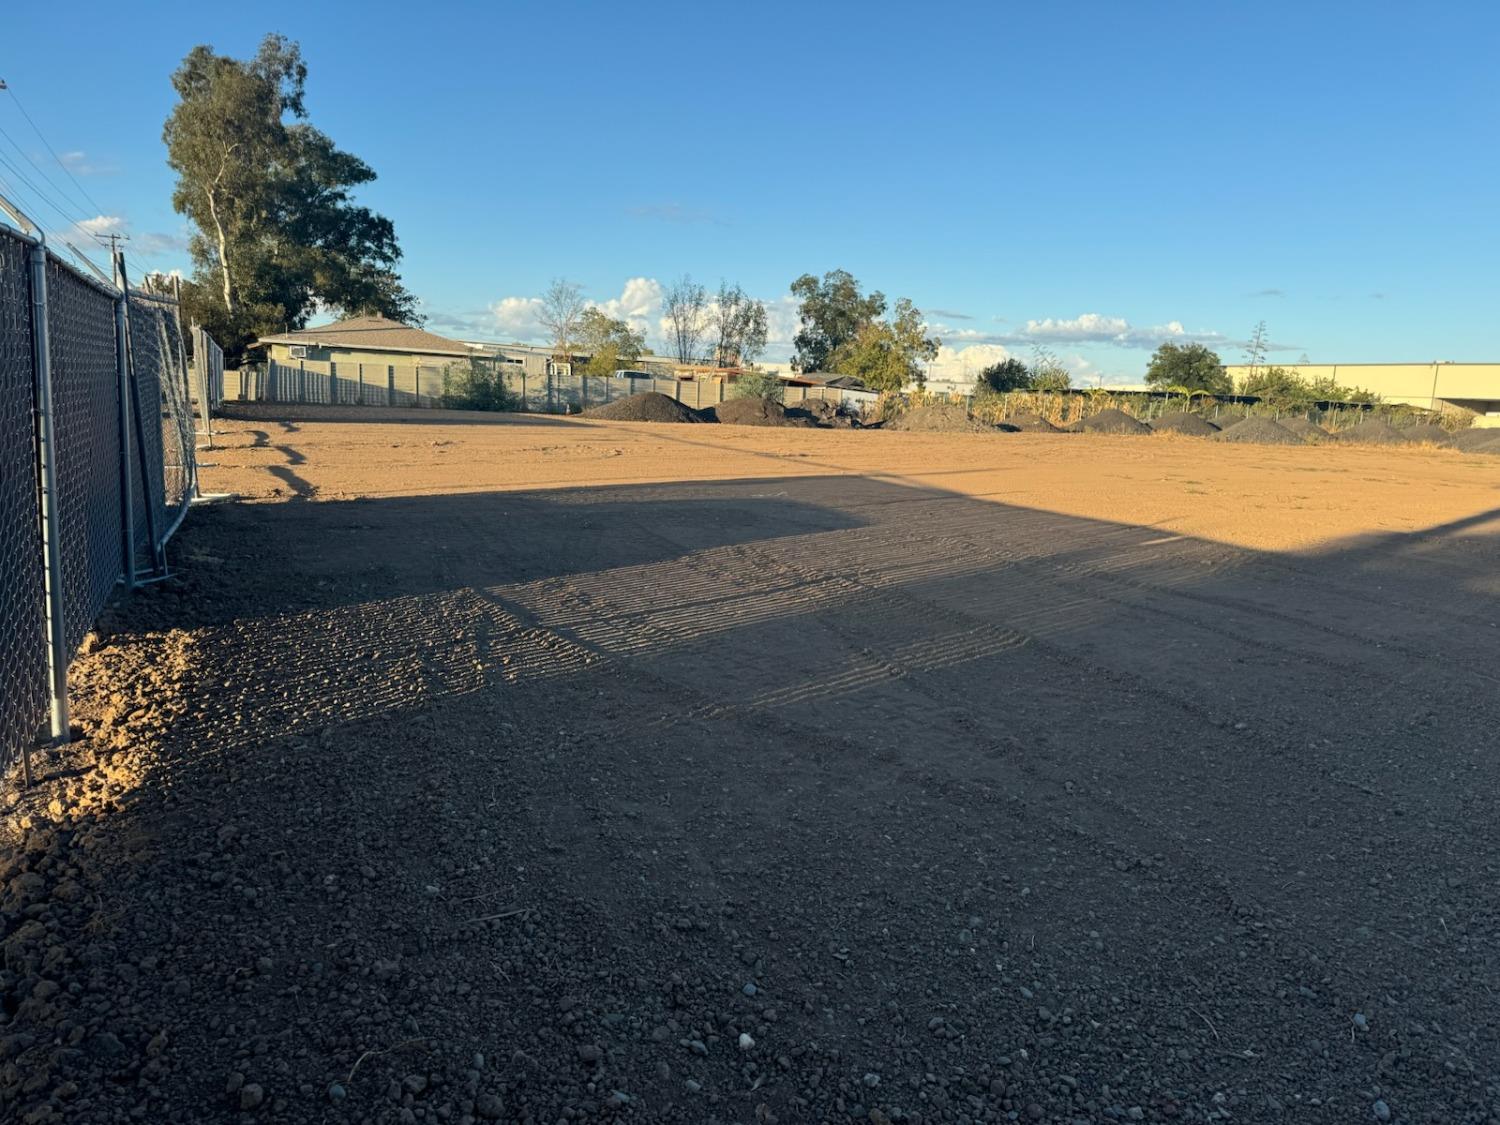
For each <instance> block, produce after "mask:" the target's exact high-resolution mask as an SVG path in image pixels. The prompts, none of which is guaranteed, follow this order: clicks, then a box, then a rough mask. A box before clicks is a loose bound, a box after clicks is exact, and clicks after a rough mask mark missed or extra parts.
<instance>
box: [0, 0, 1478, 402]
mask: <svg viewBox="0 0 1500 1125" xmlns="http://www.w3.org/2000/svg"><path fill="white" fill-rule="evenodd" d="M17 8H18V10H17V11H13V12H12V13H10V14H9V15H8V16H7V18H6V24H7V33H6V35H5V38H4V43H3V45H0V78H3V79H5V80H6V81H8V82H9V83H10V85H11V86H12V88H13V89H14V91H15V93H16V94H17V95H18V97H19V99H20V104H21V105H22V106H24V107H25V109H26V110H27V111H29V112H30V114H31V116H32V117H33V118H35V120H36V123H37V124H38V125H39V126H40V127H41V130H42V132H43V133H44V134H45V136H46V137H47V139H48V140H49V141H50V142H51V144H52V145H53V146H54V147H55V148H56V149H57V150H58V152H59V153H61V154H63V155H64V157H65V158H66V160H67V162H68V164H69V166H70V168H71V170H72V171H73V173H74V174H75V175H76V176H77V179H78V182H79V183H80V184H81V185H82V192H80V191H79V190H78V189H76V188H75V187H74V185H73V184H72V182H71V181H69V180H67V179H66V178H65V177H64V175H63V174H62V172H61V170H60V169H59V168H58V167H57V166H56V164H55V163H50V162H51V159H52V158H51V156H50V155H49V154H48V153H47V151H46V149H45V148H44V147H43V146H42V144H41V142H39V141H38V140H37V137H36V135H35V134H34V133H32V132H31V129H30V126H29V125H28V124H27V123H26V121H25V119H24V118H23V117H22V116H21V115H20V113H19V111H18V108H17V105H16V103H15V102H14V101H12V100H11V98H10V96H9V95H7V94H0V128H3V129H4V130H5V132H6V133H7V134H9V136H10V138H13V139H14V141H15V142H16V143H18V144H19V146H20V148H21V150H22V153H24V155H25V156H29V157H32V158H34V159H36V160H37V162H38V163H39V164H41V165H42V167H43V168H44V169H46V170H48V171H49V172H50V174H51V177H52V179H53V180H54V181H56V182H57V184H58V186H59V189H60V190H59V192H57V193H56V194H62V195H72V196H73V197H75V200H76V202H75V205H74V206H73V207H72V208H70V209H69V213H70V215H71V217H74V218H86V219H91V220H95V222H94V226H95V228H96V229H105V228H108V227H110V226H117V227H124V228H125V229H128V230H129V231H130V232H131V234H132V237H133V241H132V244H131V246H132V251H133V252H135V254H136V257H137V258H139V259H140V260H141V261H142V263H143V264H145V265H153V266H157V267H168V268H170V267H174V266H185V265H186V257H185V255H184V254H183V252H182V251H181V249H180V247H181V243H182V240H183V236H184V230H183V226H182V222H181V220H180V218H179V217H178V216H176V215H174V214H173V213H172V210H171V205H170V194H171V188H172V176H171V173H170V171H169V169H168V168H167V167H166V165H165V162H164V152H163V147H162V144H161V125H162V121H163V120H164V118H165V117H166V115H167V113H168V112H169V111H170V109H171V106H172V101H173V97H172V90H171V86H170V84H169V81H168V78H169V75H170V73H171V71H172V70H173V69H174V67H175V66H176V65H177V63H178V61H179V60H180V59H181V57H182V56H183V55H184V54H185V53H186V52H187V51H188V50H189V49H190V48H191V47H192V46H193V45H194V44H196V43H200V42H205V43H209V44H212V45H213V46H214V47H215V48H216V49H217V50H219V51H221V52H226V53H232V54H241V55H245V54H249V53H251V52H252V51H253V50H254V49H255V47H256V44H257V43H258V41H259V39H260V38H261V36H262V35H264V34H265V33H266V32H269V31H278V32H281V33H282V34H285V35H287V36H289V37H291V38H293V39H296V40H298V41H299V42H300V43H301V45H302V48H303V51H304V53H305V56H306V59H307V62H308V66H309V70H310V73H309V79H308V98H307V104H308V107H309V110H310V115H311V120H312V121H313V123H314V124H316V125H318V126H319V127H320V128H322V129H324V130H325V131H327V132H328V133H329V134H330V135H331V136H332V137H333V138H334V139H335V141H336V142H337V143H339V144H340V145H341V146H343V147H345V148H347V149H349V150H351V151H352V152H354V153H356V154H358V155H359V156H361V157H363V158H364V159H365V160H367V161H368V162H369V163H370V164H371V165H373V166H374V168H375V170H376V171H377V172H378V173H379V176H380V179H379V180H378V181H377V182H376V183H374V184H372V185H370V186H369V187H368V188H366V189H365V190H364V191H363V193H362V195H361V199H362V200H363V201H364V202H366V203H368V204H369V205H371V206H373V207H375V208H376V209H378V210H380V211H382V212H384V213H385V214H387V215H389V216H390V217H391V218H392V219H393V220H394V222H395V224H396V230H397V233H398V235H399V236H400V239H401V243H402V247H403V249H404V251H405V260H404V263H403V268H402V272H403V276H404V277H405V279H406V281H407V284H408V285H409V286H410V288H411V289H412V290H413V291H414V292H416V293H417V294H418V296H419V297H420V298H421V300H422V301H423V303H424V308H425V310H426V312H427V313H428V315H429V317H430V318H431V321H430V326H431V327H433V328H434V329H435V330H437V331H440V332H444V333H447V334H452V335H464V336H469V337H473V338H488V339H510V338H523V337H526V336H528V335H530V334H531V333H532V331H533V330H534V329H533V323H534V322H533V317H532V314H533V312H534V305H533V303H532V299H533V298H534V296H535V295H536V294H537V293H539V292H540V291H541V290H542V289H543V288H544V287H545V286H546V284H547V283H548V281H549V280H550V279H551V278H553V277H558V276H562V277H567V278H569V279H572V280H575V281H577V282H578V283H580V284H581V285H582V286H583V287H584V289H585V291H586V292H587V294H588V295H589V296H590V297H591V298H593V299H595V300H597V301H598V302H600V303H601V304H602V305H604V306H605V307H606V308H608V309H610V310H611V311H614V312H615V313H617V314H619V315H624V316H627V317H629V318H631V319H632V320H633V321H634V322H635V323H637V324H638V325H640V326H643V327H646V328H647V329H648V330H649V329H654V326H655V322H656V317H657V316H658V309H657V308H656V305H655V302H656V301H658V300H659V293H660V287H661V286H662V285H663V284H666V283H668V282H670V281H671V280H672V279H674V278H676V277H678V276H679V275H681V274H683V273H690V274H691V275H692V276H693V277H694V278H695V279H698V280H701V281H704V282H707V283H709V284H710V285H716V284H717V283H718V281H719V279H720V278H727V279H728V280H730V281H731V282H738V283H740V284H742V285H743V286H744V287H745V289H746V290H748V291H749V292H751V293H752V294H753V295H755V296H758V297H761V298H763V299H764V300H766V301H767V302H768V304H769V305H770V306H771V311H772V326H773V332H772V336H773V343H772V347H771V348H770V349H769V354H768V358H781V357H784V356H785V354H786V353H787V351H788V350H789V344H788V341H789V337H790V334H791V332H792V331H793V330H794V321H795V316H794V309H793V307H792V305H791V302H790V299H789V298H788V296H787V292H786V290H787V285H788V283H789V282H790V281H791V280H792V279H793V278H794V277H796V276H797V275H799V274H801V273H803V272H816V273H821V272H823V271H825V270H828V269H833V268H844V269H847V270H849V271H850V272H852V273H853V274H854V275H855V276H856V277H858V278H859V279H860V281H861V282H863V283H864V284H865V285H866V286H867V287H870V288H878V289H881V290H883V291H884V292H885V293H886V294H887V295H888V296H891V297H896V296H907V297H911V298H912V299H913V300H914V301H916V303H917V305H918V306H919V307H920V308H922V309H924V310H926V311H927V313H928V319H929V321H930V323H931V324H932V325H933V326H934V329H935V331H936V332H937V333H938V335H940V336H941V337H942V339H943V341H944V343H945V344H946V345H948V347H947V348H946V349H945V351H944V353H943V356H942V360H941V363H940V369H941V370H942V371H943V372H945V373H949V374H952V373H957V372H960V371H964V370H969V369H973V368H975V367H976V366H978V365H982V362H984V361H987V360H989V359H992V358H995V357H997V356H999V355H1001V354H1004V353H1005V352H1010V353H1013V354H1019V355H1021V356H1023V357H1029V355H1030V353H1031V346H1032V345H1033V344H1034V343H1038V342H1040V343H1043V344H1045V345H1046V346H1048V347H1050V348H1051V349H1052V350H1053V351H1054V352H1056V353H1057V354H1059V355H1061V356H1063V357H1065V358H1066V359H1067V361H1068V362H1069V363H1070V364H1071V365H1073V366H1074V367H1075V369H1076V370H1077V371H1079V373H1080V376H1081V378H1082V379H1085V380H1087V381H1088V382H1093V381H1094V380H1095V379H1100V378H1102V379H1104V380H1105V381H1111V380H1129V379H1134V378H1138V377H1139V375H1140V373H1141V372H1142V371H1143V370H1144V366H1145V362H1146V358H1147V356H1148V355H1149V354H1150V351H1151V349H1152V348H1153V347H1154V346H1155V344H1156V343H1157V342H1158V341H1159V340H1161V339H1164V338H1176V339H1182V340H1186V339H1195V338H1201V339H1204V340H1206V341H1207V342H1208V343H1210V344H1211V345H1212V346H1214V347H1215V348H1216V349H1217V350H1219V351H1220V353H1221V355H1222V356H1223V357H1224V358H1225V359H1226V360H1235V359H1238V358H1239V356H1240V351H1241V348H1240V343H1239V342H1240V341H1243V340H1244V338H1245V337H1246V336H1248V335H1249V333H1250V330H1251V329H1252V328H1253V326H1254V325H1255V323H1256V322H1257V321H1259V320H1261V319H1265V320H1266V321H1267V322H1268V324H1269V330H1270V335H1271V337H1272V340H1273V341H1274V342H1275V343H1276V344H1278V345H1280V346H1282V347H1283V348H1284V350H1281V351H1278V352H1277V353H1275V356H1274V358H1280V359H1283V360H1285V361H1293V360H1296V359H1297V358H1299V357H1300V356H1301V355H1303V354H1304V353H1305V354H1306V355H1307V356H1308V357H1310V358H1311V359H1312V360H1314V361H1319V362H1346V363H1352V362H1372V361H1380V360H1392V361H1396V360H1404V361H1413V360H1422V361H1425V360H1432V359H1451V360H1494V359H1496V358H1500V338H1497V328H1496V325H1497V323H1500V317H1497V314H1496V297H1497V288H1500V287H1497V284H1496V278H1495V263H1496V261H1497V260H1500V223H1497V222H1496V210H1497V208H1496V203H1497V191H1496V187H1497V172H1500V155H1497V144H1496V141H1497V136H1496V124H1497V117H1500V112H1497V111H1500V68H1497V67H1496V66H1495V65H1494V60H1495V58H1496V57H1497V48H1500V5H1495V4H1493V3H1448V4H1428V5H1421V6H1418V5H1400V6H1397V5H1379V4H1368V3H1359V4H1354V3H1318V4H1307V3H1295V4H1294V3H1281V2H1274V0H1273V2H1259V3H1223V4H1220V3H1208V2H1197V3H1170V4H1169V3H1150V2H1144V3H1130V4H1124V3H1118V2H1113V3H1086V2H1081V3H1070V4H1066V5H1061V4H1026V5H1013V4H943V3H930V4H925V5H921V6H919V7H916V8H913V7H910V6H900V7H895V6H892V7H885V6H882V5H877V4H869V3H865V4H807V3H801V4H796V5H780V4H759V5H733V6H730V5H704V4H681V5H678V4H653V5H643V6H641V7H639V8H638V7H635V6H633V5H621V4H593V3H574V4H569V3H557V2H553V3H546V4H543V3H535V4H517V3H511V4H473V5H468V4H444V3H428V4H425V5H412V4H409V3H406V4H386V3H372V2H368V0H367V2H363V3H359V4H343V3H307V2H305V0H304V2H303V3H300V4H295V5H293V4H276V3H257V4H242V5H222V6H221V5H208V4H203V3H201V2H197V3H193V4H172V3H155V4H152V5H149V6H146V7H142V6H140V5H135V6H130V5H124V6H122V5H118V4H108V5H105V4H99V5H94V4H88V3H82V4H80V3H78V2H76V0H75V2H74V3H72V4H69V5H66V6H58V5H47V4H36V3H28V4H23V5H18V6H17ZM0 155H3V156H5V157H7V158H8V159H9V160H10V162H11V163H12V164H13V165H15V166H16V167H19V168H20V170H21V171H22V172H23V173H26V174H27V175H28V176H29V177H30V178H31V179H32V180H33V181H34V182H36V183H37V184H38V186H40V187H41V188H43V189H44V190H47V191H48V194H54V193H53V192H52V191H51V190H50V189H48V185H47V184H45V183H44V182H42V181H41V180H40V179H39V177H38V175H37V173H36V172H35V170H34V169H32V168H31V166H30V165H28V164H25V163H23V162H22V156H21V155H19V154H18V153H17V150H16V149H15V148H13V147H12V146H11V144H10V143H9V142H8V141H7V140H6V139H5V138H4V137H0ZM0 179H5V180H7V181H9V182H10V184H11V188H12V191H13V192H14V193H15V194H18V195H20V196H21V198H22V199H23V200H28V199H29V198H30V192H29V191H28V189H27V188H25V187H24V185H20V184H18V183H17V182H16V181H17V176H16V175H15V173H14V172H13V171H12V170H11V169H10V168H7V167H6V165H5V164H4V163H3V162H0ZM3 190H5V189H4V188H3V187H0V191H3ZM85 193H86V194H85ZM34 207H35V209H37V210H38V211H39V212H40V217H41V218H42V219H43V220H45V221H46V222H47V223H49V225H53V226H54V227H56V226H61V225H62V220H61V219H59V218H58V217H57V216H56V215H55V214H53V213H52V212H50V211H49V210H47V209H46V208H45V207H44V206H42V205H40V204H34ZM109 220H114V222H113V223H111V222H109Z"/></svg>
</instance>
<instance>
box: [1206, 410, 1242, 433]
mask: <svg viewBox="0 0 1500 1125" xmlns="http://www.w3.org/2000/svg"><path fill="white" fill-rule="evenodd" d="M1244 420H1245V415H1243V414H1221V415H1219V416H1218V417H1217V418H1210V419H1209V421H1210V422H1212V423H1213V424H1214V425H1215V426H1218V427H1219V432H1220V433H1223V432H1224V431H1225V430H1227V429H1229V427H1230V426H1238V425H1239V424H1240V423H1241V422H1243V421H1244Z"/></svg>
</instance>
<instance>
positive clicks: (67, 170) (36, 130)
mask: <svg viewBox="0 0 1500 1125" xmlns="http://www.w3.org/2000/svg"><path fill="white" fill-rule="evenodd" d="M0 88H3V89H4V90H5V91H6V92H7V93H8V94H10V100H11V101H13V102H15V103H16V108H17V109H18V110H20V111H21V116H22V117H24V118H26V124H28V125H30V126H31V131H32V132H33V133H35V134H36V135H37V139H38V140H40V141H41V142H42V144H44V145H45V146H46V147H47V151H48V152H50V153H51V154H52V159H53V160H55V161H57V166H58V167H59V168H61V169H62V170H63V175H65V176H67V177H68V179H70V180H72V181H73V186H74V187H76V188H77V189H78V191H79V193H80V194H81V195H82V196H83V198H84V199H85V200H87V201H88V202H89V203H91V204H93V207H94V210H96V211H97V212H99V214H101V215H102V214H104V208H103V207H100V206H99V201H98V200H96V199H95V198H94V197H93V196H92V195H90V194H89V193H88V191H87V190H86V189H85V188H84V186H83V185H82V184H81V183H79V182H78V177H77V176H75V175H73V170H72V169H71V168H69V167H68V166H67V165H66V164H64V163H63V158H62V157H60V156H58V155H57V150H56V149H55V148H53V147H52V142H51V141H49V140H48V139H47V138H46V137H45V136H43V135H42V131H41V129H39V128H38V127H37V123H36V122H35V121H33V120H32V119H31V114H29V113H27V112H26V107H25V106H24V105H22V104H21V99H20V98H19V97H17V96H16V92H15V91H14V90H12V89H11V88H10V87H9V86H7V85H4V84H3V83H0Z"/></svg>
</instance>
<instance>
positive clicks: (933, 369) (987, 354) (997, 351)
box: [927, 344, 1011, 384]
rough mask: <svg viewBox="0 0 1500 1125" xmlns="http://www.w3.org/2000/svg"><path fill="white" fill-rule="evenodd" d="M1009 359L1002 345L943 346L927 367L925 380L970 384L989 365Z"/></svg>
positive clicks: (1007, 352) (1008, 352)
mask: <svg viewBox="0 0 1500 1125" xmlns="http://www.w3.org/2000/svg"><path fill="white" fill-rule="evenodd" d="M1009 358H1011V352H1010V350H1009V349H1007V348H1006V347H1005V346H1004V345H1002V344H970V345H969V346H968V347H966V348H955V347H951V346H950V345H948V344H943V345H942V346H941V347H939V348H938V354H937V357H936V358H935V359H933V361H932V362H931V363H930V364H928V366H927V378H928V380H929V381H930V382H936V383H966V384H967V383H972V382H974V380H975V379H977V378H978V377H979V373H980V372H981V371H983V370H984V369H985V368H986V367H988V366H990V364H992V363H999V362H1000V361H1001V360H1004V359H1009Z"/></svg>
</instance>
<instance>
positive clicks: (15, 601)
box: [0, 231, 47, 769]
mask: <svg viewBox="0 0 1500 1125" xmlns="http://www.w3.org/2000/svg"><path fill="white" fill-rule="evenodd" d="M29 253H30V246H29V245H28V244H27V243H25V242H23V241H21V240H20V239H17V238H13V237H11V236H10V235H9V234H8V233H6V232H4V231H0V767H4V768H5V769H9V767H10V766H11V765H12V764H13V763H14V762H15V760H16V756H17V755H18V754H19V753H20V752H21V750H22V748H23V747H25V746H26V745H28V744H29V743H30V742H31V741H32V740H33V739H34V738H35V737H36V733H37V729H38V727H39V726H40V725H41V723H42V722H43V720H44V719H45V717H46V714H47V635H46V630H45V624H44V620H45V619H44V607H43V601H42V598H43V588H42V540H41V527H40V523H39V520H38V515H37V475H36V473H37V448H36V406H35V394H36V383H35V369H34V367H33V365H32V327H31V326H32V307H31V285H30V280H29V263H28V256H29Z"/></svg>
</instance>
